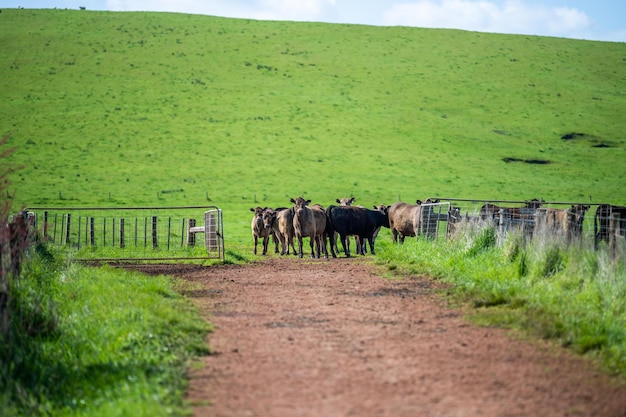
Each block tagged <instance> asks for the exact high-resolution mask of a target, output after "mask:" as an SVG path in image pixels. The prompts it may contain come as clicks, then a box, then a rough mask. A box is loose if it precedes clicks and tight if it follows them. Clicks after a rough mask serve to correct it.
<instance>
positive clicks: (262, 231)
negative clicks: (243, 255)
mask: <svg viewBox="0 0 626 417" xmlns="http://www.w3.org/2000/svg"><path fill="white" fill-rule="evenodd" d="M266 208H267V207H266ZM266 208H261V207H256V208H251V209H250V211H251V212H253V213H254V217H253V218H252V223H251V225H250V228H251V229H252V238H253V239H254V254H255V255H256V254H257V244H258V242H259V239H263V255H266V254H267V244H268V242H269V238H270V231H271V229H270V228H266V227H265V225H264V224H263V212H264V211H265V209H266Z"/></svg>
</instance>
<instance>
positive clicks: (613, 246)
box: [609, 213, 620, 259]
mask: <svg viewBox="0 0 626 417" xmlns="http://www.w3.org/2000/svg"><path fill="white" fill-rule="evenodd" d="M619 221H620V214H619V213H612V214H611V218H610V223H609V253H610V254H611V258H613V259H615V258H616V257H617V239H618V237H619V235H620V230H619V224H620V222H619Z"/></svg>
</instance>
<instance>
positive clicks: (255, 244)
mask: <svg viewBox="0 0 626 417" xmlns="http://www.w3.org/2000/svg"><path fill="white" fill-rule="evenodd" d="M258 243H259V237H258V236H257V235H254V254H255V255H256V247H257V244H258Z"/></svg>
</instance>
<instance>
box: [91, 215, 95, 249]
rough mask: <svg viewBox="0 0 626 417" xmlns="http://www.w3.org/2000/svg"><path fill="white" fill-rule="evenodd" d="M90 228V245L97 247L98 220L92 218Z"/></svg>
mask: <svg viewBox="0 0 626 417" xmlns="http://www.w3.org/2000/svg"><path fill="white" fill-rule="evenodd" d="M89 226H90V228H89V229H90V230H89V243H91V246H96V231H95V228H96V218H95V217H92V218H90V219H89Z"/></svg>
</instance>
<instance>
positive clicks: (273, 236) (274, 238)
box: [272, 232, 280, 253]
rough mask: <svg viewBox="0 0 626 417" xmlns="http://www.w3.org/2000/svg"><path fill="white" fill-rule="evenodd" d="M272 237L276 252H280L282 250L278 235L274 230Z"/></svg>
mask: <svg viewBox="0 0 626 417" xmlns="http://www.w3.org/2000/svg"><path fill="white" fill-rule="evenodd" d="M272 239H273V240H274V253H280V250H278V235H277V234H276V233H275V232H272Z"/></svg>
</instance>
